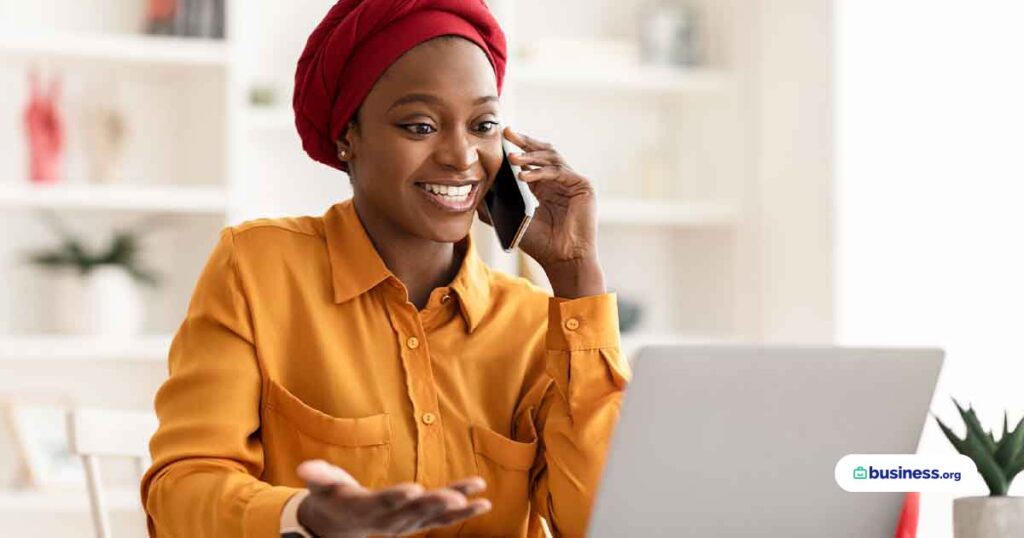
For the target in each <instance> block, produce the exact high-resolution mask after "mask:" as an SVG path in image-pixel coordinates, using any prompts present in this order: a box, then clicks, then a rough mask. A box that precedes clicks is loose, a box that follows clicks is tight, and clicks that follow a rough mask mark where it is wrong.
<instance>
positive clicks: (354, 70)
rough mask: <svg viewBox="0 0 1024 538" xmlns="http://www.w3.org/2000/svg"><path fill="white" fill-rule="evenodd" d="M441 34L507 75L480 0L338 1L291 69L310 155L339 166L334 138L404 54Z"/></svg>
mask: <svg viewBox="0 0 1024 538" xmlns="http://www.w3.org/2000/svg"><path fill="white" fill-rule="evenodd" d="M443 35H457V36H462V37H465V38H466V39H469V40H470V41H473V42H474V43H476V44H477V45H478V46H479V47H480V48H481V49H483V51H484V52H485V53H486V54H487V57H488V59H489V60H490V61H491V65H492V66H493V67H494V73H495V75H496V76H497V81H498V92H499V93H500V92H501V83H502V79H503V78H504V75H505V34H504V32H502V30H501V27H500V26H498V22H497V21H496V20H495V19H494V16H493V15H492V14H491V12H490V10H489V9H488V8H487V4H485V3H484V0H340V1H339V2H338V3H336V4H334V7H332V8H331V10H330V11H329V12H327V16H326V17H324V20H323V21H321V22H320V24H319V25H318V26H317V27H316V30H313V33H312V35H310V36H309V40H308V41H307V42H306V49H305V50H304V51H303V52H302V57H300V58H299V65H298V69H297V70H296V72H295V95H294V97H293V99H292V107H293V108H294V109H295V126H296V128H297V129H298V131H299V136H300V137H301V138H302V147H303V149H305V150H306V153H308V154H309V156H310V157H312V158H313V159H315V160H317V161H320V162H322V163H324V164H327V165H329V166H333V167H334V168H337V169H339V170H343V171H345V172H347V171H348V166H347V164H346V163H344V162H343V161H341V160H340V159H338V153H337V152H338V148H337V146H336V145H335V141H336V140H339V139H340V138H341V137H342V136H343V135H344V133H345V130H346V127H347V126H348V122H349V120H350V119H351V118H352V116H353V115H354V114H355V112H356V110H357V109H358V108H359V105H360V104H362V102H363V99H365V98H366V95H367V94H368V93H370V89H371V88H373V85H374V83H375V82H376V81H377V79H378V78H380V76H381V75H382V74H383V73H384V71H385V70H387V68H388V67H389V66H390V65H391V64H392V63H394V62H395V60H397V59H398V57H399V56H401V55H402V54H403V53H405V52H406V51H408V50H409V49H411V48H413V47H415V46H416V45H418V44H420V43H422V42H424V41H427V40H429V39H433V38H435V37H439V36H443Z"/></svg>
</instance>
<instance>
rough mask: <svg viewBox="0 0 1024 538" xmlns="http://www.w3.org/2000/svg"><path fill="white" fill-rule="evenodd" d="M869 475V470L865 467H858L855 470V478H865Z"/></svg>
mask: <svg viewBox="0 0 1024 538" xmlns="http://www.w3.org/2000/svg"><path fill="white" fill-rule="evenodd" d="M867 477H868V470H867V469H865V468H863V467H857V468H856V469H854V470H853V478H854V479H855V480H864V479H866V478H867Z"/></svg>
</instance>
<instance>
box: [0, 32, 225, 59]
mask: <svg viewBox="0 0 1024 538" xmlns="http://www.w3.org/2000/svg"><path fill="white" fill-rule="evenodd" d="M0 53H2V54H9V55H24V56H34V57H48V58H55V59H73V60H93V61H103V62H127V63H139V64H153V65H174V66H224V65H227V63H228V58H229V54H228V47H227V45H226V44H225V42H224V41H223V40H218V39H202V38H186V37H169V36H149V35H90V34H67V33H50V34H44V33H39V32H33V33H31V34H27V33H26V34H20V35H19V34H15V35H5V36H3V37H0Z"/></svg>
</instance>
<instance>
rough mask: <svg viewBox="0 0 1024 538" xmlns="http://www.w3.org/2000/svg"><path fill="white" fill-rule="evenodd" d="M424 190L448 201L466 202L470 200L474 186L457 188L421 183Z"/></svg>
mask: <svg viewBox="0 0 1024 538" xmlns="http://www.w3.org/2000/svg"><path fill="white" fill-rule="evenodd" d="M420 186H421V187H423V190H425V191H427V192H430V193H433V194H436V195H438V196H440V197H442V198H444V199H445V200H447V201H451V202H465V201H466V199H467V198H469V193H470V191H472V190H473V186H472V185H462V186H459V187H456V186H455V185H436V184H433V183H421V184H420Z"/></svg>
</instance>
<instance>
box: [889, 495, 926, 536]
mask: <svg viewBox="0 0 1024 538" xmlns="http://www.w3.org/2000/svg"><path fill="white" fill-rule="evenodd" d="M920 510H921V494H920V493H916V492H914V493H907V494H906V495H905V496H904V497H903V511H902V512H901V513H900V521H899V523H898V524H897V525H896V536H895V538H916V537H917V519H918V515H920Z"/></svg>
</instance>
